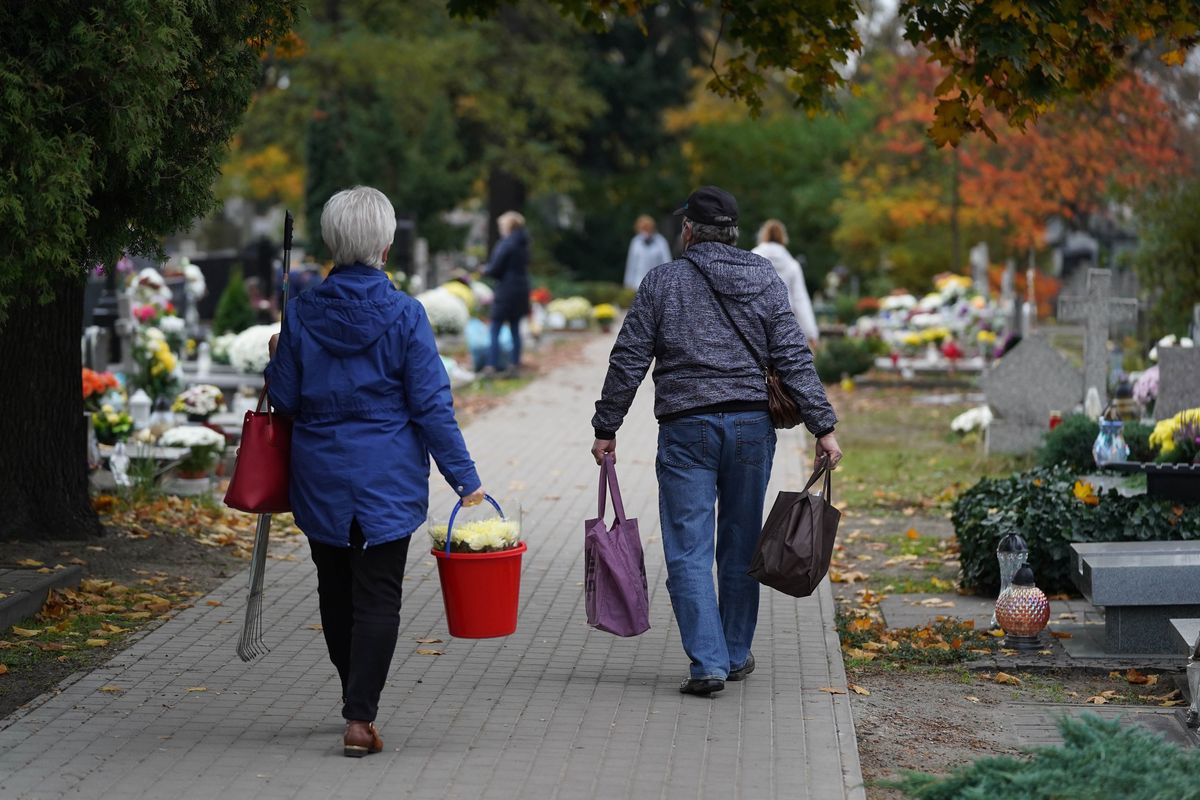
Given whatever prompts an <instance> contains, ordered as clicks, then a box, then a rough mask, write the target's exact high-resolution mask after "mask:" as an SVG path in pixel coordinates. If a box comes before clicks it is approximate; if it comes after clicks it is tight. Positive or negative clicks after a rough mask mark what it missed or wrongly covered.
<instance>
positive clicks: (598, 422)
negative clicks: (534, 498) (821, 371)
mask: <svg viewBox="0 0 1200 800" xmlns="http://www.w3.org/2000/svg"><path fill="white" fill-rule="evenodd" d="M697 269H700V270H703V271H704V273H705V274H706V275H707V276H708V278H709V280H710V281H712V284H713V286H714V287H715V288H716V290H717V291H718V292H719V293H720V294H721V296H722V299H723V300H724V303H725V307H726V308H727V309H728V310H729V314H730V316H732V317H733V320H734V322H735V323H737V324H738V325H739V326H740V328H741V330H742V333H743V334H745V336H746V338H748V339H749V340H750V342H751V344H753V345H754V346H755V349H756V351H757V352H758V359H759V361H762V362H766V361H767V360H768V359H769V363H770V364H772V365H773V366H774V367H775V369H776V370H777V371H778V372H779V374H780V377H781V378H782V379H783V382H784V384H785V385H786V386H787V388H788V390H789V391H790V393H791V394H792V397H793V398H795V400H796V404H797V405H798V406H799V408H800V411H801V413H802V415H803V417H804V424H805V427H807V428H808V429H809V431H811V432H812V433H813V434H814V435H816V436H823V435H825V434H826V433H829V432H831V431H832V430H833V428H834V426H835V425H836V424H837V415H836V414H835V413H834V411H833V407H832V406H831V405H830V404H829V400H828V399H827V398H826V397H825V389H824V387H823V386H822V385H821V380H820V378H818V377H817V371H816V369H815V368H814V366H813V357H812V351H811V350H809V348H808V342H807V341H805V338H804V334H803V333H802V332H801V331H800V326H799V325H798V324H797V323H796V316H795V314H793V313H792V308H791V305H789V303H788V294H787V289H786V287H784V285H783V282H782V281H781V280H780V279H779V276H778V275H777V274H776V272H775V268H774V267H772V266H771V262H770V261H767V260H766V259H765V258H763V257H762V256H757V255H755V254H753V253H750V252H748V251H746V250H741V249H739V248H737V247H732V246H730V245H724V244H718V243H717V242H702V243H700V244H697V245H693V246H692V247H690V248H688V251H687V257H686V258H678V259H676V260H674V261H671V262H668V263H666V264H662V265H661V266H658V267H655V268H654V269H652V270H651V271H650V272H649V273H648V274H647V275H646V278H645V280H643V281H642V285H641V288H639V289H638V293H637V297H636V298H635V299H634V301H633V306H632V308H630V309H629V314H628V315H627V316H626V318H625V324H624V325H623V326H622V327H621V333H620V334H619V335H618V336H617V342H616V344H615V345H614V346H613V349H612V354H611V355H610V356H609V366H608V376H607V377H606V378H605V380H604V390H603V392H602V394H601V397H600V400H599V401H597V403H596V415H595V417H593V418H592V427H593V428H595V431H596V438H598V439H612V438H615V437H616V432H617V430H618V429H619V428H620V427H621V423H622V422H623V421H624V420H625V415H626V414H627V413H628V412H629V406H630V404H631V403H632V402H633V397H634V395H635V394H636V393H637V388H638V385H639V384H641V382H642V379H643V378H645V377H646V370H648V369H649V368H650V362H651V361H654V415H655V416H656V417H658V419H659V421H664V420H668V419H674V418H676V417H680V416H686V415H688V414H700V413H709V412H716V411H733V410H748V409H752V408H761V409H765V408H766V401H767V390H766V384H765V381H764V379H763V373H762V371H761V370H760V369H759V367H758V364H757V363H756V362H755V358H754V357H753V356H751V355H750V353H749V352H748V351H747V350H746V347H745V345H744V344H743V343H742V341H741V339H739V338H738V336H737V334H736V333H735V332H733V331H732V330H730V328H729V322H728V320H727V319H726V318H725V315H724V314H723V313H722V311H721V307H720V306H719V305H718V304H717V300H716V298H715V297H713V294H712V292H711V291H710V290H709V288H708V285H707V284H706V283H705V281H704V278H703V277H701V276H700V275H699V274H698V273H697Z"/></svg>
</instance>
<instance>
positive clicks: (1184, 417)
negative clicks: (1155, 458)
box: [1150, 408, 1200, 456]
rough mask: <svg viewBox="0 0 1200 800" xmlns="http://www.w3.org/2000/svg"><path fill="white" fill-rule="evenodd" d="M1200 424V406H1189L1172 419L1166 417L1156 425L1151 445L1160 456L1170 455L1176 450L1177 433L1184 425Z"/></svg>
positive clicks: (1151, 436) (1151, 435)
mask: <svg viewBox="0 0 1200 800" xmlns="http://www.w3.org/2000/svg"><path fill="white" fill-rule="evenodd" d="M1188 423H1191V424H1192V425H1200V408H1189V409H1188V410H1186V411H1180V412H1179V413H1178V414H1176V415H1175V416H1173V417H1171V418H1170V419H1164V420H1162V421H1161V422H1159V423H1158V424H1157V425H1155V426H1154V432H1153V433H1151V434H1150V446H1151V447H1152V448H1154V449H1155V450H1157V451H1158V452H1159V454H1160V456H1170V455H1171V453H1173V452H1174V451H1175V434H1176V433H1178V432H1179V429H1180V428H1182V427H1183V426H1184V425H1186V424H1188Z"/></svg>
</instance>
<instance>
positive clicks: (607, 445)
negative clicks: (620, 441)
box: [592, 439, 617, 464]
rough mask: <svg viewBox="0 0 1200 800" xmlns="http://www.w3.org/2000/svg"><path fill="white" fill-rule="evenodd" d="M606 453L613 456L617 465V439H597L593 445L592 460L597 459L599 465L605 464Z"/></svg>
mask: <svg viewBox="0 0 1200 800" xmlns="http://www.w3.org/2000/svg"><path fill="white" fill-rule="evenodd" d="M605 453H607V454H608V455H610V456H612V459H613V463H614V464H615V463H617V440H616V439H597V440H596V441H595V443H594V444H593V445H592V458H594V459H596V463H597V464H600V463H602V462H603V460H604V455H605Z"/></svg>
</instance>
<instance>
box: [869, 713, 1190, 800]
mask: <svg viewBox="0 0 1200 800" xmlns="http://www.w3.org/2000/svg"><path fill="white" fill-rule="evenodd" d="M1058 727H1059V730H1060V731H1061V732H1062V738H1063V744H1062V745H1060V746H1058V747H1042V748H1038V749H1036V750H1034V751H1033V757H1032V758H1012V757H1011V756H1000V757H996V758H983V759H980V760H978V761H976V762H974V763H973V764H968V765H967V766H965V767H959V768H958V769H956V770H955V771H954V772H953V774H951V775H950V776H948V777H941V776H934V775H924V774H919V773H909V774H908V775H906V776H905V777H904V778H903V779H902V780H899V781H895V782H889V784H890V785H891V786H892V787H894V788H898V789H900V790H901V791H903V792H904V794H905V795H906V796H907V797H910V798H913V799H914V800H958V798H965V797H994V798H997V800H1004V798H1015V797H1021V798H1028V800H1051V799H1052V798H1059V797H1079V798H1082V797H1120V798H1123V799H1124V800H1159V798H1167V797H1170V798H1180V800H1182V799H1183V798H1196V797H1200V791H1197V788H1196V778H1195V776H1196V772H1197V770H1200V753H1197V752H1196V751H1195V750H1191V749H1188V750H1185V749H1183V748H1180V747H1178V746H1176V745H1173V744H1170V743H1168V742H1166V741H1164V740H1163V739H1161V738H1160V737H1158V736H1157V735H1155V734H1153V733H1151V732H1150V731H1148V730H1146V729H1144V728H1139V727H1136V726H1132V725H1130V726H1128V727H1126V726H1122V724H1121V722H1120V721H1119V720H1102V719H1100V718H1099V717H1098V716H1096V715H1094V714H1085V715H1083V717H1081V718H1080V719H1071V718H1070V717H1065V718H1064V719H1062V720H1061V721H1060V722H1059V724H1058Z"/></svg>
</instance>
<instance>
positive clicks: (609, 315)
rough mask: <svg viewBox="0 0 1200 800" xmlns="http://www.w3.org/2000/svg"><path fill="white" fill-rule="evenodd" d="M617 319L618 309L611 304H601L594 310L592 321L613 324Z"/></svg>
mask: <svg viewBox="0 0 1200 800" xmlns="http://www.w3.org/2000/svg"><path fill="white" fill-rule="evenodd" d="M616 318H617V309H616V308H615V307H614V306H613V305H612V304H611V303H601V304H600V305H598V306H596V307H595V308H593V309H592V319H594V320H596V321H597V322H612V321H613V320H614V319H616Z"/></svg>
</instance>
